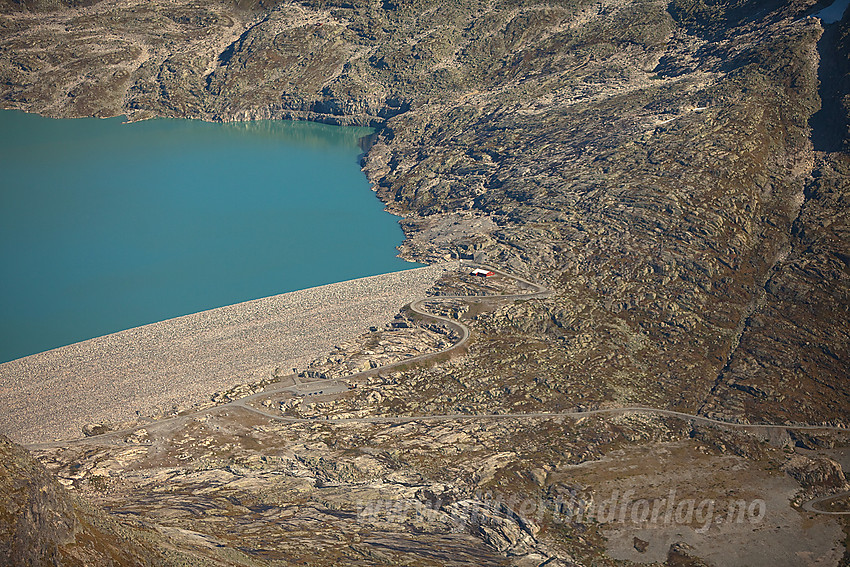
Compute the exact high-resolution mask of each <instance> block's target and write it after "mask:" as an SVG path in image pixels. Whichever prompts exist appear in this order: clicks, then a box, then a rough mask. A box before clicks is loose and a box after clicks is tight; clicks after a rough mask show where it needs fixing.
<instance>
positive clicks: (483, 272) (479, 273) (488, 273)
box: [469, 268, 496, 278]
mask: <svg viewBox="0 0 850 567" xmlns="http://www.w3.org/2000/svg"><path fill="white" fill-rule="evenodd" d="M469 275H471V276H481V277H484V278H488V277H490V276H495V275H496V273H495V272H491V271H490V270H482V269H481V268H475V269H474V270H472V272H470V274H469Z"/></svg>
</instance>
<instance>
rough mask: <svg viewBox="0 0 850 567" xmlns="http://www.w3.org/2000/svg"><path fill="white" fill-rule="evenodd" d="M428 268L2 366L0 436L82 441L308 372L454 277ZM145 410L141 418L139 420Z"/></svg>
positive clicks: (235, 308) (208, 314) (139, 330)
mask: <svg viewBox="0 0 850 567" xmlns="http://www.w3.org/2000/svg"><path fill="white" fill-rule="evenodd" d="M445 269H446V267H445V265H442V266H440V265H435V266H427V267H424V268H416V269H412V270H405V271H402V272H393V273H389V274H383V275H378V276H371V277H367V278H360V279H355V280H350V281H345V282H340V283H335V284H329V285H324V286H319V287H315V288H310V289H306V290H302V291H295V292H291V293H285V294H281V295H276V296H272V297H267V298H263V299H257V300H253V301H247V302H244V303H238V304H235V305H230V306H227V307H221V308H218V309H212V310H209V311H202V312H200V313H195V314H192V315H186V316H183V317H178V318H176V319H169V320H167V321H162V322H159V323H153V324H151V325H145V326H142V327H136V328H133V329H128V330H126V331H121V332H119V333H114V334H111V335H106V336H103V337H98V338H95V339H91V340H87V341H83V342H80V343H76V344H73V345H69V346H66V347H62V348H58V349H54V350H50V351H46V352H42V353H39V354H35V355H32V356H27V357H24V358H21V359H17V360H13V361H11V362H7V363H4V364H0V406H2V407H3V411H2V412H0V432H2V433H4V434H6V435H8V436H9V437H11V438H12V439H13V440H15V441H17V442H19V443H36V442H46V441H52V440H59V439H70V438H76V437H81V436H82V427H83V426H84V425H86V424H89V423H102V422H106V423H120V422H122V421H128V420H132V419H135V418H136V417H137V415H141V416H146V415H151V414H155V413H157V412H158V411H161V410H166V411H167V410H169V409H171V408H172V407H173V406H177V407H181V408H185V407H188V406H191V405H193V404H201V403H204V402H207V401H208V400H209V399H210V395H211V394H213V393H214V392H216V391H220V390H224V389H227V388H230V387H232V386H235V385H238V384H244V383H249V382H256V381H259V380H262V379H263V378H267V377H269V376H270V374H271V373H272V372H274V369H275V368H276V367H278V366H280V367H282V368H284V369H292V368H294V367H297V368H303V367H304V366H305V365H306V364H307V363H308V362H310V361H311V360H313V359H314V358H316V357H318V356H320V355H322V354H324V353H325V352H327V351H328V350H329V349H330V348H331V347H333V345H335V344H336V343H339V342H340V341H342V340H344V339H346V338H350V337H352V336H354V335H355V334H357V333H359V332H362V331H364V330H365V329H366V328H367V327H369V326H371V325H382V324H384V323H385V322H387V321H389V320H390V319H392V317H393V315H395V314H396V313H397V312H398V309H399V308H400V307H401V306H403V305H404V304H406V303H408V302H410V301H413V300H415V299H418V298H421V297H424V296H425V292H426V291H427V290H428V289H429V288H430V287H431V286H432V285H433V284H434V282H435V281H436V280H437V278H439V277H440V275H442V274H443V273H444V271H445ZM137 412H138V414H137Z"/></svg>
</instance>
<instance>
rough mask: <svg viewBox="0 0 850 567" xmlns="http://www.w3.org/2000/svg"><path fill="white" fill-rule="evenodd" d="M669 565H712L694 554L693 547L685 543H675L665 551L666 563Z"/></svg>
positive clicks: (693, 566)
mask: <svg viewBox="0 0 850 567" xmlns="http://www.w3.org/2000/svg"><path fill="white" fill-rule="evenodd" d="M665 565H668V566H669V567H712V565H711V563H708V562H706V561H704V560H702V559H700V558H699V557H696V556H694V550H693V548H692V547H691V546H690V545H688V544H686V543H675V544H673V545H671V546H670V551H668V552H667V563H665Z"/></svg>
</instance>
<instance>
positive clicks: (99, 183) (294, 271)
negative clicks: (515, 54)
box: [0, 111, 417, 362]
mask: <svg viewBox="0 0 850 567" xmlns="http://www.w3.org/2000/svg"><path fill="white" fill-rule="evenodd" d="M370 132H371V131H370V130H368V129H364V128H338V127H333V126H325V125H320V124H311V123H291V122H270V121H269V122H254V123H237V124H210V123H204V122H198V121H189V120H166V119H157V120H149V121H144V122H137V123H133V124H123V123H122V119H121V118H115V119H108V120H98V119H77V120H53V119H48V118H42V117H40V116H35V115H28V114H24V113H21V112H16V111H0V184H2V185H0V262H2V263H0V266H2V268H0V270H2V271H0V362H5V361H8V360H12V359H15V358H18V357H22V356H25V355H29V354H34V353H36V352H40V351H43V350H48V349H51V348H55V347H59V346H63V345H67V344H70V343H74V342H77V341H81V340H85V339H89V338H92V337H96V336H100V335H104V334H108V333H113V332H116V331H120V330H123V329H127V328H131V327H136V326H139V325H143V324H146V323H152V322H155V321H161V320H164V319H169V318H172V317H177V316H180V315H185V314H188V313H194V312H197V311H203V310H206V309H212V308H215V307H220V306H223V305H229V304H233V303H238V302H241V301H247V300H250V299H256V298H259V297H265V296H269V295H275V294H278V293H284V292H287V291H293V290H297V289H303V288H307V287H312V286H316V285H322V284H327V283H332V282H337V281H342V280H347V279H352V278H357V277H362V276H368V275H373V274H379V273H385V272H390V271H396V270H402V269H406V268H412V267H416V266H417V264H411V263H408V262H405V261H403V260H401V259H399V258H396V257H395V255H396V254H397V251H396V249H395V247H396V246H397V245H398V244H400V243H401V241H402V237H403V236H402V232H401V229H400V227H399V225H398V223H397V221H398V219H397V217H394V216H392V215H390V214H388V213H386V212H384V210H383V204H382V203H381V202H380V201H379V200H378V199H377V198H376V197H375V194H374V193H373V192H372V191H371V189H370V187H369V183H368V182H367V180H366V177H365V176H364V175H363V173H362V172H361V171H360V167H359V164H358V157H359V155H360V154H361V150H360V147H359V145H358V140H359V139H360V138H361V137H362V136H364V135H367V134H369V133H370Z"/></svg>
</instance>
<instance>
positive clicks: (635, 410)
mask: <svg viewBox="0 0 850 567" xmlns="http://www.w3.org/2000/svg"><path fill="white" fill-rule="evenodd" d="M479 267H481V268H486V269H488V270H491V271H493V272H495V273H497V274H500V275H502V276H503V277H506V278H509V279H513V280H514V281H516V282H518V283H520V284H523V285H524V286H526V287H528V288H529V289H531V290H532V291H530V292H529V293H526V294H511V295H487V296H469V295H441V296H431V297H427V298H424V299H420V300H417V301H414V302H413V303H411V304H410V305H409V308H410V310H411V311H413V312H415V313H417V314H418V315H420V316H421V317H425V318H426V319H430V320H431V321H433V322H436V323H441V324H444V325H447V326H449V327H451V328H452V329H454V330H456V331H457V332H458V333H459V334H460V339H459V340H458V341H457V342H456V343H455V344H453V345H451V346H449V347H447V348H444V349H442V350H439V351H436V352H431V353H426V354H422V355H418V356H414V357H410V358H407V359H404V360H401V361H398V362H395V363H392V364H388V365H385V366H381V367H378V368H373V369H371V370H366V371H363V372H359V373H356V374H352V375H349V376H345V377H342V378H334V379H325V380H322V379H319V380H313V381H304V379H303V378H301V379H299V378H298V376H296V375H289V376H285V377H283V378H282V379H281V382H276V383H274V384H270V385H269V386H267V387H266V388H265V389H264V390H263V391H261V392H257V393H254V394H250V395H248V396H245V397H243V398H240V399H238V400H234V401H232V402H228V403H224V404H220V405H217V406H215V407H212V408H208V409H205V410H201V411H198V412H195V413H192V414H188V415H183V416H178V417H173V418H169V419H163V420H160V421H156V422H153V423H148V424H145V425H139V426H137V427H134V428H131V429H125V430H121V431H111V432H108V433H104V434H102V435H98V436H94V437H84V438H81V439H74V440H68V441H58V442H51V443H38V444H32V445H28V446H27V448H29V449H50V448H58V447H68V446H72V445H80V444H86V445H123V444H125V443H124V441H123V439H122V438H123V437H124V436H126V435H128V434H130V433H133V432H134V431H137V430H139V429H146V430H147V431H148V432H149V433H150V432H155V431H156V430H157V429H160V428H163V429H164V428H166V427H169V428H173V427H174V426H176V425H178V424H179V423H180V422H183V421H187V420H189V419H192V418H194V417H197V416H199V415H203V414H215V413H219V412H222V411H226V410H232V409H241V410H243V411H247V412H250V413H254V414H257V415H260V416H263V417H265V418H268V419H272V420H276V421H284V422H291V423H316V422H321V423H326V424H337V423H339V424H348V423H409V422H433V421H456V420H464V421H467V420H503V419H552V418H558V417H565V418H571V419H582V418H586V417H592V416H617V415H625V414H653V415H660V416H665V417H673V418H678V419H682V420H684V421H689V422H692V423H703V424H709V425H718V426H723V427H730V428H736V429H749V430H759V429H761V430H765V429H785V430H788V429H792V430H795V431H837V432H846V431H850V430H849V429H847V428H845V427H836V426H830V425H811V424H771V423H735V422H729V421H723V420H719V419H714V418H711V417H706V416H702V415H696V414H691V413H686V412H679V411H673V410H667V409H662V408H652V407H644V406H629V407H621V408H604V409H594V410H584V411H565V412H528V413H499V414H441V415H411V416H376V417H347V418H338V419H334V418H331V416H325V417H315V418H302V417H291V416H284V415H277V414H273V413H270V412H267V411H264V410H262V409H259V408H257V407H254V406H252V405H251V402H253V401H257V400H260V399H262V398H267V397H269V396H271V395H273V394H276V393H282V392H291V393H294V394H296V395H307V394H313V393H318V392H319V391H322V392H324V391H326V390H329V389H333V387H334V386H340V385H346V387H347V383H348V381H357V380H362V379H365V378H368V377H371V376H376V375H378V374H381V373H385V372H387V371H391V370H393V369H395V368H398V367H401V366H404V365H409V364H411V363H416V362H426V361H429V360H433V359H435V358H437V357H439V356H444V355H446V354H452V353H454V352H457V351H459V350H460V349H462V348H463V347H464V346H465V345H466V343H467V342H468V341H469V339H470V337H471V329H470V328H469V327H468V326H466V325H464V324H463V323H462V322H460V321H458V320H455V319H450V318H448V317H444V316H442V315H435V314H433V313H429V312H427V311H426V310H425V309H424V307H423V306H424V304H425V303H434V302H441V301H457V300H464V301H491V300H499V301H510V300H517V299H533V298H543V297H548V296H549V295H551V293H552V291H551V290H549V289H548V288H546V287H543V286H541V285H539V284H537V283H534V282H530V281H528V280H525V279H523V278H520V277H518V276H515V275H513V274H508V273H506V272H503V271H501V270H499V269H496V268H493V267H492V266H479ZM287 381H291V382H292V385H288V386H284V385H283V383H284V382H287ZM845 494H850V492H847V493H841V494H833V495H829V496H824V497H820V498H816V499H814V500H811V501H809V502H806V503H805V504H803V506H802V507H803V509H805V510H806V511H808V512H813V513H818V514H831V515H844V514H850V512H827V511H822V510H818V509H816V508H814V506H815V505H816V504H818V503H820V502H821V501H824V500H827V499H830V498H835V497H837V496H843V495H845Z"/></svg>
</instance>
